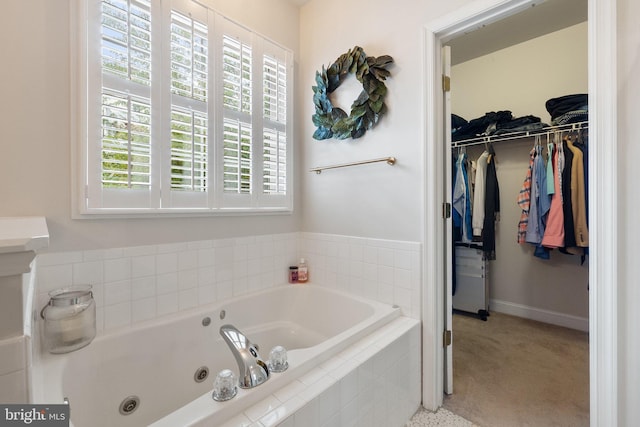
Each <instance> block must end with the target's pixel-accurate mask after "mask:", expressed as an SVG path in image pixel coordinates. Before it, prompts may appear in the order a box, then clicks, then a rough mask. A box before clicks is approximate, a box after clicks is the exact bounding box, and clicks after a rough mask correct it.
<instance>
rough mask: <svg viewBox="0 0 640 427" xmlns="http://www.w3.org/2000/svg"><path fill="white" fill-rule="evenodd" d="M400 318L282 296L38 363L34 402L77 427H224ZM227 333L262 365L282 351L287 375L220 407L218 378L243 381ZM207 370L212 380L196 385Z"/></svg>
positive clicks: (366, 304)
mask: <svg viewBox="0 0 640 427" xmlns="http://www.w3.org/2000/svg"><path fill="white" fill-rule="evenodd" d="M400 315H401V314H400V310H399V309H398V308H396V307H392V306H389V305H385V304H381V303H377V302H375V301H369V300H364V299H361V298H357V297H353V296H351V295H349V294H346V293H342V292H339V291H335V290H331V289H327V288H323V287H318V286H313V285H310V284H305V285H287V286H279V287H275V288H272V289H269V290H266V291H261V292H257V293H254V294H250V295H247V296H243V297H238V298H233V299H230V300H226V301H224V302H220V303H216V304H214V305H210V306H207V307H199V308H197V309H193V310H191V311H188V312H183V313H179V314H176V315H171V316H166V317H163V318H161V319H155V320H153V321H148V322H145V323H140V324H138V325H136V326H134V327H131V328H127V329H124V330H121V331H119V332H113V333H107V334H104V335H101V336H98V337H97V338H96V339H95V340H94V341H93V342H92V343H91V344H90V345H89V346H87V347H85V348H83V349H80V350H77V351H75V352H72V353H68V354H62V355H52V354H42V355H41V356H40V357H39V358H37V359H39V360H38V361H37V363H35V362H34V374H33V375H32V377H33V378H32V381H33V388H32V390H33V399H34V402H35V403H61V402H62V401H63V399H64V398H67V399H68V401H69V404H70V406H71V422H72V424H73V425H74V426H75V427H85V426H91V427H94V426H114V425H117V426H120V427H127V426H143V425H157V426H171V427H175V426H181V425H185V426H186V425H198V424H200V425H210V426H218V425H221V424H223V423H225V422H226V421H228V420H230V419H232V418H234V417H235V416H236V415H237V414H240V413H242V411H243V410H245V409H246V408H248V407H250V406H252V405H255V404H256V403H258V402H260V401H262V400H263V399H265V397H268V396H269V395H271V394H272V393H274V392H276V391H277V390H278V389H280V388H282V387H284V386H286V385H288V384H290V383H291V382H292V381H295V380H296V379H297V378H299V377H300V376H302V375H304V374H306V373H308V372H309V371H311V370H312V369H314V368H315V367H317V366H319V365H320V364H322V363H324V362H326V361H328V360H329V359H330V358H332V357H333V356H335V355H336V354H338V353H339V352H341V351H343V350H345V349H346V348H348V347H349V346H351V345H353V344H354V343H356V342H358V341H359V340H361V339H363V338H364V337H366V336H368V335H369V334H371V333H372V332H374V331H376V330H377V329H379V328H381V327H383V326H384V325H386V324H388V323H389V322H392V321H394V319H397V318H398V317H399V316H400ZM227 323H229V324H232V325H234V326H235V327H237V328H238V329H239V330H240V331H242V332H243V333H244V334H245V335H247V337H248V338H249V339H250V340H251V341H252V342H254V343H256V344H258V345H259V348H260V350H259V351H260V355H261V356H262V358H263V359H265V360H266V359H267V358H268V355H269V351H270V349H271V348H272V347H274V346H275V345H282V346H284V347H285V348H286V349H287V350H288V356H289V369H288V370H287V371H285V372H283V373H272V374H271V377H270V379H269V380H268V381H267V382H265V383H264V384H262V385H259V386H258V387H255V388H253V389H249V390H245V389H239V390H238V395H237V396H236V397H235V398H233V399H232V400H229V401H227V402H216V401H214V400H213V399H212V398H211V391H212V384H213V380H214V378H215V376H216V374H217V372H219V371H220V370H222V369H225V368H228V369H231V370H232V371H233V372H234V373H235V374H236V375H237V373H238V367H237V364H236V362H235V359H234V358H233V355H232V353H231V351H230V350H229V348H228V347H227V345H226V344H225V343H224V341H223V340H222V338H221V336H220V334H219V329H220V326H221V325H223V324H227ZM205 370H207V371H208V372H209V375H208V377H206V378H205V379H204V380H203V381H202V382H197V381H196V377H198V376H199V377H200V378H199V379H202V377H204V376H205V374H204V373H203V372H204V371H205ZM131 396H135V397H137V398H138V399H139V402H138V403H137V405H136V409H135V410H134V411H133V412H131V413H129V414H128V415H122V414H121V413H120V406H121V403H122V402H123V401H125V400H127V398H130V397H131Z"/></svg>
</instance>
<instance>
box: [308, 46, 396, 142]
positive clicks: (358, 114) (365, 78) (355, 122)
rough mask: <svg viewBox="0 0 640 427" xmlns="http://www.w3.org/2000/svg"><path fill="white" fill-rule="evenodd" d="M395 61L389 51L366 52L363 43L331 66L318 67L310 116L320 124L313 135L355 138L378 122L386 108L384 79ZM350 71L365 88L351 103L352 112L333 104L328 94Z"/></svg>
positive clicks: (315, 137) (316, 124)
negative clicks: (384, 53) (377, 55)
mask: <svg viewBox="0 0 640 427" xmlns="http://www.w3.org/2000/svg"><path fill="white" fill-rule="evenodd" d="M392 63H393V58H392V57H391V56H389V55H382V56H379V57H377V58H375V57H372V56H367V55H366V54H365V53H364V50H363V49H362V48H361V47H359V46H355V47H354V48H353V49H349V50H348V51H347V52H346V53H343V54H342V55H340V56H339V57H338V59H336V61H335V62H333V63H332V64H330V65H329V66H328V67H326V68H325V67H324V65H323V66H322V69H321V71H316V78H315V81H316V85H315V86H312V87H311V89H312V90H313V104H314V106H315V109H316V112H315V114H314V115H313V116H312V117H311V119H312V121H313V124H314V125H315V126H316V127H317V129H316V131H315V132H314V133H313V138H314V139H316V140H323V139H329V138H336V139H347V138H353V139H356V138H360V137H361V136H363V135H364V134H365V132H366V131H367V130H368V129H371V128H372V127H373V126H374V125H375V124H377V123H378V121H379V120H380V117H382V116H383V115H384V114H385V113H386V111H387V107H386V105H385V103H384V97H385V95H386V94H387V87H386V86H385V84H384V81H385V80H386V79H387V77H389V76H390V75H391V73H390V72H389V71H388V70H387V67H389V66H390V65H391V64H392ZM349 74H353V75H354V76H355V77H356V78H357V79H358V81H360V82H361V83H362V89H363V90H362V91H361V92H360V94H359V95H358V98H357V99H356V100H355V101H353V104H351V112H350V114H347V113H346V112H345V111H344V110H342V109H341V108H337V107H334V106H333V104H332V103H331V100H330V99H329V95H330V94H331V93H333V92H334V91H335V90H336V89H338V87H340V85H341V84H342V82H343V81H344V80H345V79H346V78H347V77H348V75H349Z"/></svg>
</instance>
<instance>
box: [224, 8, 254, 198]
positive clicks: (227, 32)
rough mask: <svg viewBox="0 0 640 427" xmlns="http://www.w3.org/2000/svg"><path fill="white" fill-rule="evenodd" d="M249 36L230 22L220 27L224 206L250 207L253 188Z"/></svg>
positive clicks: (251, 78) (251, 82)
mask: <svg viewBox="0 0 640 427" xmlns="http://www.w3.org/2000/svg"><path fill="white" fill-rule="evenodd" d="M252 45H253V37H252V34H251V33H250V32H249V31H247V30H245V29H244V28H242V27H240V26H239V25H237V24H234V23H233V22H230V21H227V20H225V21H224V22H223V26H222V52H221V59H222V70H221V84H222V94H221V99H222V168H221V169H222V170H221V175H222V192H223V195H222V200H223V206H224V207H251V206H252V198H253V197H252V194H253V191H254V189H255V183H254V181H255V177H254V173H253V168H254V161H255V155H256V153H255V150H254V149H255V146H254V145H255V144H254V141H255V138H256V134H257V132H255V126H254V125H255V123H254V110H255V107H254V104H255V102H254V94H255V87H254V86H255V78H254V76H255V72H254V68H255V64H254V52H253V46H252Z"/></svg>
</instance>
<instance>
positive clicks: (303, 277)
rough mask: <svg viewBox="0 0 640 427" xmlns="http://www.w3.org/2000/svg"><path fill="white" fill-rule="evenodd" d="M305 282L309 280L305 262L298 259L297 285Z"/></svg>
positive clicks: (302, 259)
mask: <svg viewBox="0 0 640 427" xmlns="http://www.w3.org/2000/svg"><path fill="white" fill-rule="evenodd" d="M307 280H309V270H308V268H307V262H306V260H305V259H304V258H300V264H298V283H305V282H306V281H307Z"/></svg>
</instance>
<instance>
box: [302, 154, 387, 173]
mask: <svg viewBox="0 0 640 427" xmlns="http://www.w3.org/2000/svg"><path fill="white" fill-rule="evenodd" d="M377 162H387V164H389V165H394V164H395V163H396V158H395V157H383V158H381V159H373V160H363V161H360V162H352V163H343V164H340V165H331V166H318V167H316V168H313V169H310V170H309V172H315V173H321V172H322V171H323V170H325V169H336V168H346V167H349V166H358V165H366V164H369V163H377Z"/></svg>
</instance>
